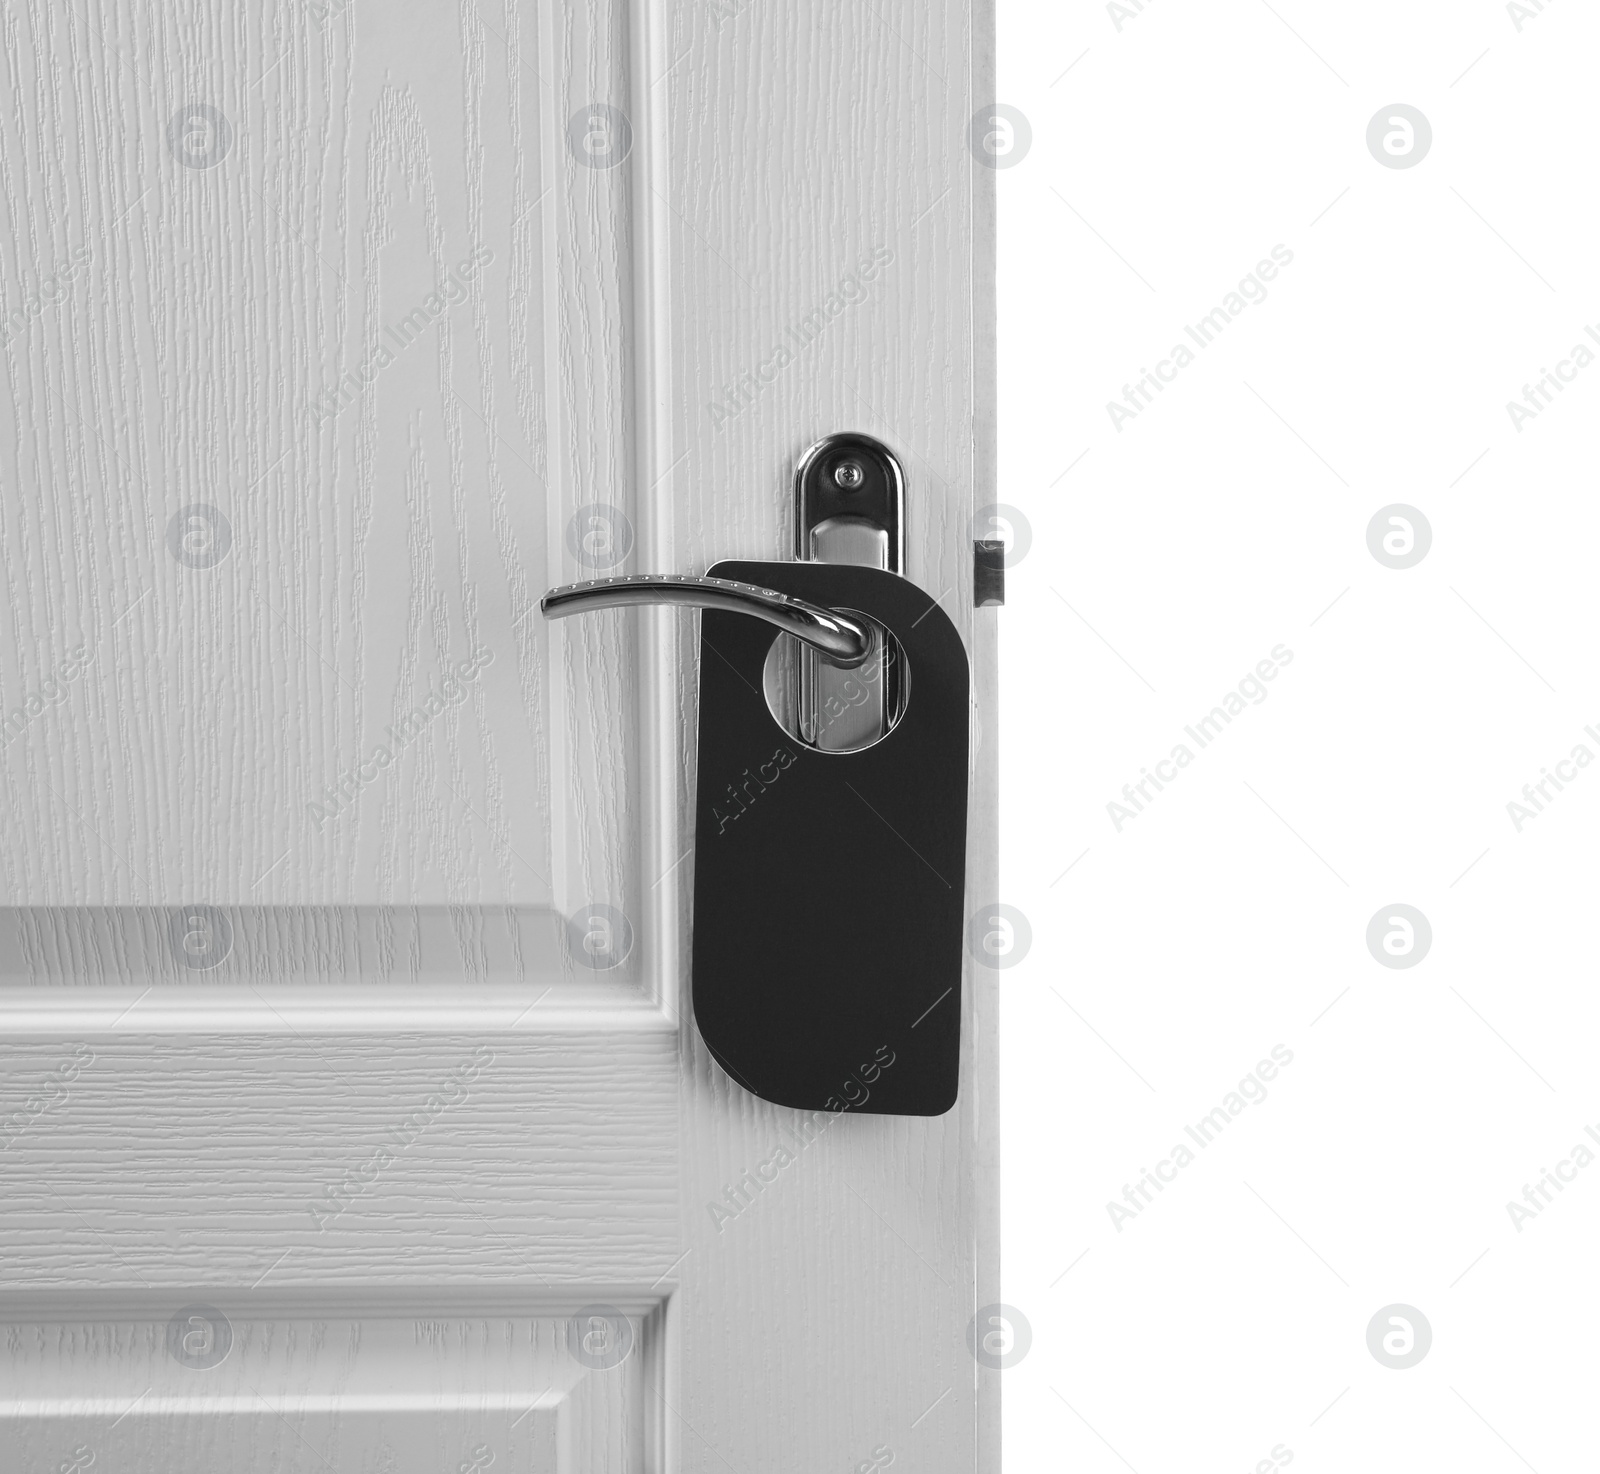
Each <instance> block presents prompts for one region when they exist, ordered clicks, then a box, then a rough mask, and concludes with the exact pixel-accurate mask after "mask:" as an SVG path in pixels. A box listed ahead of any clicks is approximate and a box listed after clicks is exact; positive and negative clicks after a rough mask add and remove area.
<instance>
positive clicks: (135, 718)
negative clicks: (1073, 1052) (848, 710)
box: [0, 0, 1000, 1474]
mask: <svg viewBox="0 0 1600 1474" xmlns="http://www.w3.org/2000/svg"><path fill="white" fill-rule="evenodd" d="M989 24H990V23H989V19H988V11H987V7H986V6H985V5H983V4H980V5H979V6H978V7H977V11H976V17H975V16H974V12H973V10H972V9H971V8H970V7H969V6H968V5H966V4H965V3H957V0H935V3H933V4H928V3H926V0H882V3H874V4H871V5H861V6H850V5H843V4H837V3H821V0H806V3H802V4H800V5H784V6H779V5H771V4H760V3H750V0H720V3H707V4H702V3H698V0H695V3H674V4H666V3H658V0H591V3H589V4H587V5H558V4H554V3H550V0H458V3H456V4H445V3H442V0H410V3H406V4H403V5H389V6H382V7H380V6H376V5H373V4H371V3H370V0H312V3H300V0H296V3H292V4H290V5H286V6H276V7H274V6H259V5H253V4H238V5H223V4H221V3H219V0H178V3H177V4H176V5H172V6H158V7H152V6H144V5H135V4H133V3H131V0H85V3H81V4H79V3H71V4H63V5H27V6H19V7H15V8H13V9H11V10H9V11H7V12H6V15H5V21H4V28H5V39H6V56H7V63H6V65H7V75H6V80H5V84H4V85H5V89H6V98H7V105H6V106H5V107H4V108H3V109H0V191H3V201H4V210H5V226H6V229H5V234H4V238H3V240H0V256H3V280H0V289H3V292H4V303H3V306H4V313H5V316H4V320H3V325H0V339H3V342H0V371H3V372H4V374H5V376H6V379H7V390H8V392H7V393H6V395H5V396H4V408H3V411H0V413H3V414H4V415H5V423H4V427H3V433H0V493H3V495H0V553H3V560H4V598H3V603H0V623H3V626H4V635H3V638H0V717H3V721H4V728H3V747H0V783H3V785H4V805H5V808H4V816H5V822H4V824H3V825H0V883H3V886H4V893H3V897H0V899H3V901H4V910H3V912H0V1320H3V1322H4V1328H3V1332H0V1334H3V1335H4V1337H5V1340H4V1345H3V1347H0V1469H4V1470H6V1471H11V1470H28V1471H32V1470H41V1471H42V1470H52V1471H67V1470H72V1471H78V1470H85V1469H95V1470H97V1471H98V1470H104V1471H122V1470H140V1471H142V1470H160V1471H163V1474H199V1471H206V1474H213V1471H216V1470H219V1469H221V1470H230V1471H250V1474H255V1471H262V1474H265V1471H269V1470H270V1471H301V1470H304V1471H316V1470H322V1469H331V1470H336V1471H339V1474H423V1471H428V1474H433V1471H446V1470H449V1471H458V1470H461V1471H473V1474H480V1471H484V1470H490V1469H492V1470H493V1471H494V1474H502V1471H507V1474H509V1471H521V1470H546V1469H561V1470H574V1471H577V1470H582V1471H588V1470H594V1471H645V1470H649V1471H656V1470H679V1469H681V1470H700V1469H707V1470H712V1469H724V1468H727V1469H735V1470H739V1471H741V1474H743V1471H748V1470H758V1469H762V1470H764V1469H783V1470H791V1469H792V1470H797V1471H801V1470H803V1471H807V1474H811V1471H818V1474H821V1471H828V1470H838V1471H840V1474H844V1471H847V1470H853V1469H864V1468H884V1467H888V1466H889V1465H891V1464H895V1465H900V1466H902V1467H905V1468H915V1469H922V1470H932V1469H958V1468H959V1469H971V1468H994V1467H996V1466H997V1463H998V1434H997V1427H998V1423H997V1418H998V1388H997V1378H998V1376H999V1373H998V1372H996V1371H995V1370H993V1369H991V1368H988V1367H985V1366H980V1365H978V1363H977V1361H976V1359H975V1358H974V1356H973V1355H972V1354H971V1352H970V1351H969V1344H968V1338H969V1335H970V1334H971V1333H972V1328H973V1325H974V1317H975V1315H976V1313H977V1312H978V1311H979V1310H980V1309H983V1308H985V1307H988V1306H990V1305H992V1303H993V1302H995V1301H998V1300H999V1298H1000V1296H999V1292H998V1282H997V1273H998V1263H997V1233H996V1227H997V1223H996V1216H997V1195H996V1192H995V1187H996V1182H995V1160H996V1146H997V1139H996V1138H997V1118H996V1114H995V1091H994V1084H995V1074H996V1057H995V1052H994V1012H995V1008H994V982H995V979H996V976H997V974H995V973H994V972H992V971H987V970H985V969H984V968H982V967H977V968H976V969H975V968H974V965H973V963H972V962H971V960H970V959H969V962H968V973H967V984H966V988H965V999H964V1009H965V1013H964V1019H963V1058H962V1090H961V1097H960V1102H959V1104H958V1105H957V1106H956V1108H955V1109H954V1110H952V1111H951V1112H950V1113H949V1114H948V1115H946V1116H943V1117H940V1118H937V1119H895V1118H889V1117H879V1116H869V1115H863V1114H853V1113H852V1114H846V1115H843V1116H835V1117H827V1116H822V1117H813V1116H808V1115H802V1114H801V1113H799V1112H795V1111H790V1110H785V1109H780V1108H778V1107H775V1106H771V1105H768V1104H766V1103H763V1102H761V1101H759V1100H756V1099H755V1098H753V1097H751V1096H750V1095H748V1094H746V1093H745V1092H744V1091H743V1090H742V1089H740V1088H739V1087H738V1086H736V1085H734V1084H733V1083H732V1082H730V1081H729V1080H728V1079H727V1078H726V1077H725V1076H724V1075H723V1074H722V1073H721V1071H720V1070H719V1069H717V1068H716V1067H715V1066H714V1065H713V1064H712V1063H711V1062H710V1061H709V1059H708V1057H707V1055H706V1053H705V1051H704V1049H703V1048H702V1047H701V1045H700V1042H699V1038H698V1036H697V1034H696V1032H695V1028H694V1024H693V1021H692V1019H691V1018H690V1017H689V1016H688V1005H687V986H686V984H687V969H688V959H689V956H690V945H691V917H690V915H689V905H688V897H689V895H690V892H691V887H690V880H691V878H692V875H693V866H694V857H693V855H692V853H689V851H690V849H691V845H690V837H691V835H692V817H691V816H692V801H693V795H694V787H693V785H694V742H695V721H696V701H697V696H696V672H695V668H694V657H695V644H694V619H693V617H692V616H690V615H687V614H682V613H671V612H668V611H660V612H657V613H652V614H641V613H639V612H629V613H623V612H617V611H613V612H610V613H607V614H603V615H596V616H592V617H586V618H583V619H579V620H572V621H567V622H564V623H561V624H550V625H547V624H546V623H545V622H544V621H542V620H541V618H540V616H539V613H538V609H537V601H538V597H539V595H540V594H541V593H542V592H543V591H544V589H546V588H547V587H550V586H552V585H554V584H557V583H562V582H567V581H571V580H572V579H574V578H581V577H584V576H586V575H587V574H597V573H604V572H608V571H661V572H683V573H694V572H702V571H704V569H705V568H706V567H707V566H709V565H710V564H711V563H713V562H715V561H716V560H717V559H719V558H727V557H768V558H771V557H785V556H787V555H788V549H789V531H788V528H789V520H788V519H789V516H790V511H791V502H790V493H789V486H788V478H789V475H790V471H791V468H792V467H793V464H794V462H795V459H796V458H797V456H798V455H799V454H800V452H801V451H802V450H803V449H804V448H805V447H806V446H807V445H809V444H810V443H811V442H812V441H814V440H815V439H817V438H819V437H820V436H821V435H823V434H826V433H829V432H832V431H838V430H846V429H857V430H863V431H866V432H868V433H871V434H874V435H877V436H879V437H880V438H882V439H883V440H885V441H886V442H887V443H889V444H890V445H891V446H892V447H893V448H894V449H895V450H896V451H897V453H898V454H899V455H900V456H901V458H902V459H903V461H904V462H905V465H906V467H907V471H908V478H909V486H908V502H907V520H908V525H909V535H908V570H907V571H908V574H909V576H910V577H911V578H912V579H914V580H915V581H916V582H918V583H919V584H921V585H922V586H923V587H924V588H926V589H927V590H928V591H929V592H930V593H933V594H935V595H939V596H941V597H942V601H943V606H944V608H945V609H946V610H947V611H948V613H949V614H950V616H951V618H952V619H953V620H955V622H956V624H957V626H958V628H959V629H960V630H961V631H962V633H963V635H964V637H965V638H966V640H967V642H968V648H969V652H970V655H971V658H972V665H973V670H974V684H975V689H974V729H973V731H974V742H973V751H974V769H973V780H972V795H971V804H972V809H971V811H972V824H971V836H972V838H971V850H970V857H969V867H968V893H967V901H968V909H969V910H976V909H978V908H979V907H981V906H983V905H985V904H986V903H988V902H990V901H992V900H993V898H994V894H993V893H994V886H995V830H994V826H993V821H992V817H991V816H992V813H993V802H994V789H995V772H994V752H995V747H994V735H995V734H994V716H995V699H994V693H995V648H994V641H995V619H996V616H995V614H994V613H993V612H992V611H975V610H974V609H973V607H972V602H973V601H972V548H971V543H972V536H973V527H972V522H973V514H974V511H975V509H978V508H982V507H984V506H985V505H987V504H988V503H990V502H992V501H993V494H992V429H993V415H992V403H991V384H992V378H993V365H992V362H991V358H990V353H991V343H992V329H991V325H990V324H991V315H990V295H991V278H992V270H991V266H990V253H989V244H988V242H989V236H990V232H991V228H992V212H991V209H990V203H989V202H990V200H991V197H992V192H993V178H994V175H993V172H992V170H991V169H988V168H985V167H982V161H983V160H984V158H985V154H984V151H983V148H982V146H981V145H980V146H978V147H977V148H976V150H975V148H974V144H973V139H974V137H975V136H977V134H975V131H974V128H973V121H974V117H975V114H977V113H978V112H979V111H980V107H981V106H982V105H986V104H988V103H989V102H990V101H991V95H990V91H989V89H990V84H989V82H988V80H987V74H988V66H989ZM977 132H978V133H981V132H982V130H981V129H979V130H977ZM989 157H990V161H991V162H992V156H989ZM825 924H826V920H825V918H819V925H825ZM885 924H892V918H885ZM751 981H752V986H759V984H760V978H759V977H758V976H753V977H752V980H751ZM988 1326H989V1321H988V1319H987V1317H985V1318H984V1320H983V1324H982V1325H981V1326H980V1327H979V1329H978V1332H977V1334H978V1335H979V1336H980V1337H981V1336H982V1335H984V1334H988V1333H989V1331H988Z"/></svg>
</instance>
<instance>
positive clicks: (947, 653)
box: [694, 561, 970, 1116]
mask: <svg viewBox="0 0 1600 1474" xmlns="http://www.w3.org/2000/svg"><path fill="white" fill-rule="evenodd" d="M708 572H709V573H710V575H711V576H712V577H715V578H730V579H738V580H741V581H742V582H745V583H753V584H759V585H762V586H763V587H766V588H772V589H777V590H779V591H780V592H782V593H787V594H794V595H797V596H798V597H800V598H803V599H809V600H811V601H812V602H814V603H817V604H823V605H826V606H828V607H830V608H836V609H841V610H854V611H856V612H857V613H860V614H865V615H867V616H869V617H870V618H872V619H875V620H877V621H878V622H879V623H880V624H882V625H883V626H884V627H885V628H887V629H888V630H889V632H890V633H891V634H892V635H893V636H894V637H895V639H896V640H897V641H898V642H899V645H900V647H901V650H902V651H903V653H904V658H905V665H906V668H907V671H908V673H909V682H910V685H909V692H908V694H907V696H906V700H905V705H904V710H903V714H902V715H901V717H900V720H899V722H898V723H897V724H896V725H895V727H894V728H893V730H892V731H890V732H889V734H888V735H887V736H886V737H884V738H883V739H882V740H881V741H880V742H878V743H877V744H876V745H874V746H872V747H869V748H866V749H865V750H863V751H860V752H850V753H830V752H819V751H817V750H815V749H814V748H811V747H809V746H807V745H805V744H804V743H802V742H800V741H798V740H797V739H795V738H794V737H792V736H790V735H789V734H788V733H786V732H785V731H784V730H783V728H782V727H780V726H779V725H778V723H777V721H776V720H775V719H774V717H773V715H772V713H771V711H770V710H769V709H768V706H767V700H766V697H765V695H764V693H763V687H762V677H763V667H764V665H765V662H766V658H767V652H768V651H769V650H770V649H771V647H772V643H773V639H774V635H775V632H774V631H773V629H772V627H771V626H770V625H767V624H764V623H762V622H761V621H759V620H756V619H751V618H749V617H748V616H745V615H740V614H732V613H727V612H723V611H719V610H707V611H706V612H705V613H704V614H703V615H702V623H701V641H700V743H699V767H698V782H697V792H696V821H695V860H694V864H695V879H694V1010H695V1021H696V1023H697V1024H698V1026H699V1029H700V1033H701V1036H702V1037H703V1038H704V1039H705V1041H706V1045H707V1047H708V1048H709V1049H710V1050H711V1052H712V1054H713V1055H714V1056H715V1057H716V1059H717V1061H718V1062H719V1063H720V1064H721V1065H722V1067H723V1068H724V1069H725V1070H727V1072H728V1074H729V1075H730V1076H732V1078H733V1079H735V1080H737V1081H738V1082H739V1083H740V1084H741V1085H743V1086H744V1087H745V1088H746V1089H747V1090H749V1091H751V1092H752V1093H753V1094H755V1095H758V1096H760V1097H761V1098H762V1099H764V1100H770V1101H774V1102H776V1103H777V1104H779V1105H785V1106H793V1107H795V1108H797V1109H800V1110H856V1111H865V1112H869V1113H882V1114H889V1115H907V1116H936V1115H941V1114H943V1113H944V1112H945V1111H947V1110H949V1109H950V1107H951V1106H952V1105H953V1104H954V1103H955V1099H956V1091H957V1087H958V1084H959V1063H960V1052H961V972H962V945H963V942H962V938H963V915H964V905H963V889H964V881H965V871H966V838H967V730H968V717H969V704H970V699H969V677H968V668H967V656H966V650H965V649H964V647H963V646H962V643H961V637H960V635H959V634H958V633H957V631H956V628H955V626H954V625H953V624H952V623H951V622H950V620H949V618H948V617H947V616H946V614H945V613H944V611H943V610H942V609H940V608H939V607H938V605H937V604H936V603H935V602H934V601H933V600H932V599H930V598H929V597H928V595H927V594H925V593H924V592H923V591H922V590H921V589H919V588H918V587H917V586H916V585H915V584H913V583H911V582H910V581H909V580H907V579H904V578H900V577H898V576H896V575H895V574H891V573H885V572H882V571H881V570H878V569H873V568H855V567H848V566H840V565H834V564H825V563H756V562H743V561H730V562H725V563H719V564H717V565H716V567H714V568H712V569H710V570H708Z"/></svg>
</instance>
